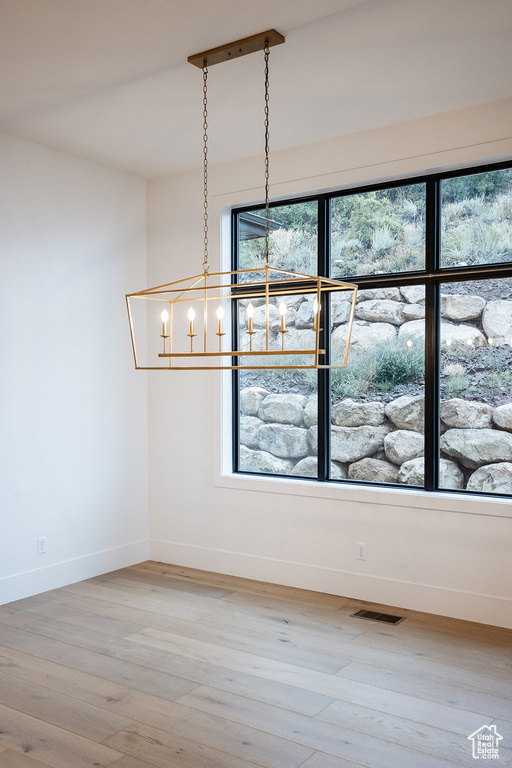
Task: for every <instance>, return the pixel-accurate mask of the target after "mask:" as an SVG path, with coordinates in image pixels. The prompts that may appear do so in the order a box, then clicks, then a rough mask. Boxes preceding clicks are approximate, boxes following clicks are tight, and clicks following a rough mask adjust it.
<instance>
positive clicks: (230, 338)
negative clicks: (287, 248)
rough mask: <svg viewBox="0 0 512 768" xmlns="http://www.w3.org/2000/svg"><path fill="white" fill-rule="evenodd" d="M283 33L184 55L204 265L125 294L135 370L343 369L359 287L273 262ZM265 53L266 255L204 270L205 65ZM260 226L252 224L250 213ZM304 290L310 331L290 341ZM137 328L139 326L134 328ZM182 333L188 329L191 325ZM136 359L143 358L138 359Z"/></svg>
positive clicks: (260, 232) (262, 229)
mask: <svg viewBox="0 0 512 768" xmlns="http://www.w3.org/2000/svg"><path fill="white" fill-rule="evenodd" d="M284 41H285V38H284V37H283V35H281V34H280V33H279V32H276V31H275V30H273V29H271V30H268V31H266V32H262V33H260V34H258V35H252V36H251V37H246V38H243V39H242V40H236V41H235V42H233V43H228V44H227V45H222V46H219V47H218V48H213V49H211V50H209V51H203V52H202V53H198V54H195V55H194V56H189V57H188V61H189V62H190V63H191V64H193V65H194V66H196V67H198V68H200V69H201V70H202V72H203V171H204V190H203V192H204V194H203V207H204V214H203V218H204V255H203V264H202V267H203V272H202V274H196V275H194V276H193V277H189V278H185V279H182V280H175V281H173V282H170V283H166V284H164V285H160V286H157V287H156V288H148V289H146V290H143V291H138V292H136V293H131V294H128V295H127V296H126V303H127V308H128V317H129V322H130V333H131V338H132V347H133V354H134V358H135V367H136V368H138V369H143V370H236V369H239V368H244V369H301V368H309V369H311V368H313V369H321V368H344V367H345V366H346V363H347V354H348V348H349V343H350V331H351V329H352V322H353V318H354V308H355V300H356V292H357V287H356V286H355V285H352V284H351V283H346V282H343V281H340V280H331V279H329V278H326V277H318V276H312V275H304V274H299V273H297V272H288V271H286V270H283V269H277V268H275V267H271V266H270V263H269V243H270V232H271V231H272V230H274V229H276V228H277V227H279V224H276V222H271V221H270V217H269V185H270V181H269V179H270V177H269V56H270V48H271V47H272V46H275V45H280V44H281V43H284ZM257 51H263V52H264V73H265V102H264V141H265V152H264V158H265V207H264V217H263V216H256V215H254V214H249V215H248V216H246V222H245V224H246V226H250V230H251V233H252V237H254V238H256V237H261V238H264V262H263V263H262V264H261V266H259V267H257V268H255V269H243V270H233V271H230V272H213V273H210V264H209V259H208V67H209V66H212V65H214V64H219V63H221V62H224V61H229V60H230V59H236V58H239V57H240V56H246V55H247V54H249V53H255V52H257ZM257 218H258V219H259V220H260V221H261V224H259V226H258V224H257V222H255V219H257ZM341 292H342V293H344V294H345V297H344V298H345V299H346V300H348V301H350V307H351V308H350V314H349V320H348V323H347V333H346V343H345V346H344V348H343V350H341V354H340V355H339V358H338V359H337V360H334V361H333V360H331V358H330V356H329V355H328V353H327V347H328V346H329V344H328V342H329V338H330V305H331V296H332V294H339V293H341ZM300 297H303V298H304V297H305V298H308V297H309V298H310V299H311V323H310V326H311V327H310V328H309V329H307V328H306V329H305V335H304V331H303V332H302V335H301V336H300V339H295V337H294V335H293V334H290V337H291V338H292V340H291V341H288V340H287V335H288V334H289V329H288V328H287V313H288V314H291V311H290V310H291V304H293V303H295V302H296V301H297V299H298V298H299V299H300ZM137 331H138V333H137ZM187 331H188V332H187ZM142 356H144V357H145V360H146V362H145V363H144V362H143V361H142Z"/></svg>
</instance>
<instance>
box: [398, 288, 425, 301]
mask: <svg viewBox="0 0 512 768" xmlns="http://www.w3.org/2000/svg"><path fill="white" fill-rule="evenodd" d="M400 293H401V295H402V296H403V298H404V299H405V300H406V301H407V302H408V303H409V304H425V288H424V286H423V285H404V286H403V288H400Z"/></svg>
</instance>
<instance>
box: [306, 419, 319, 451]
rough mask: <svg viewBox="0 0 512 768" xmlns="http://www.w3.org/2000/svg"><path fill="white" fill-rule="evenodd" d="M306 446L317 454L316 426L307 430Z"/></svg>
mask: <svg viewBox="0 0 512 768" xmlns="http://www.w3.org/2000/svg"><path fill="white" fill-rule="evenodd" d="M308 444H309V447H310V448H311V450H312V451H313V453H318V426H317V425H316V424H315V425H313V426H312V427H310V428H309V429H308Z"/></svg>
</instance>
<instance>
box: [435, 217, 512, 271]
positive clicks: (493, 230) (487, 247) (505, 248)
mask: <svg viewBox="0 0 512 768" xmlns="http://www.w3.org/2000/svg"><path fill="white" fill-rule="evenodd" d="M443 241H444V248H443V250H444V255H445V256H446V257H447V258H448V259H449V260H450V262H451V263H458V264H461V263H462V264H493V263H495V262H499V261H503V260H504V257H505V256H507V255H512V228H511V226H510V225H509V224H508V222H503V221H500V222H493V223H492V224H488V225H483V224H481V223H480V222H478V221H477V222H473V221H470V222H468V223H467V224H466V225H464V226H461V227H457V228H456V229H455V230H453V231H452V232H450V233H449V234H446V235H445V237H444V238H443Z"/></svg>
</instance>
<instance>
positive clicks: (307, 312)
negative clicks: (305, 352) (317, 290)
mask: <svg viewBox="0 0 512 768" xmlns="http://www.w3.org/2000/svg"><path fill="white" fill-rule="evenodd" d="M315 298H316V297H314V298H313V297H311V298H308V299H306V301H303V302H302V304H301V305H300V307H299V309H298V310H297V314H296V316H295V327H296V328H313V323H314V320H315V315H314V312H313V305H314V302H315Z"/></svg>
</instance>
